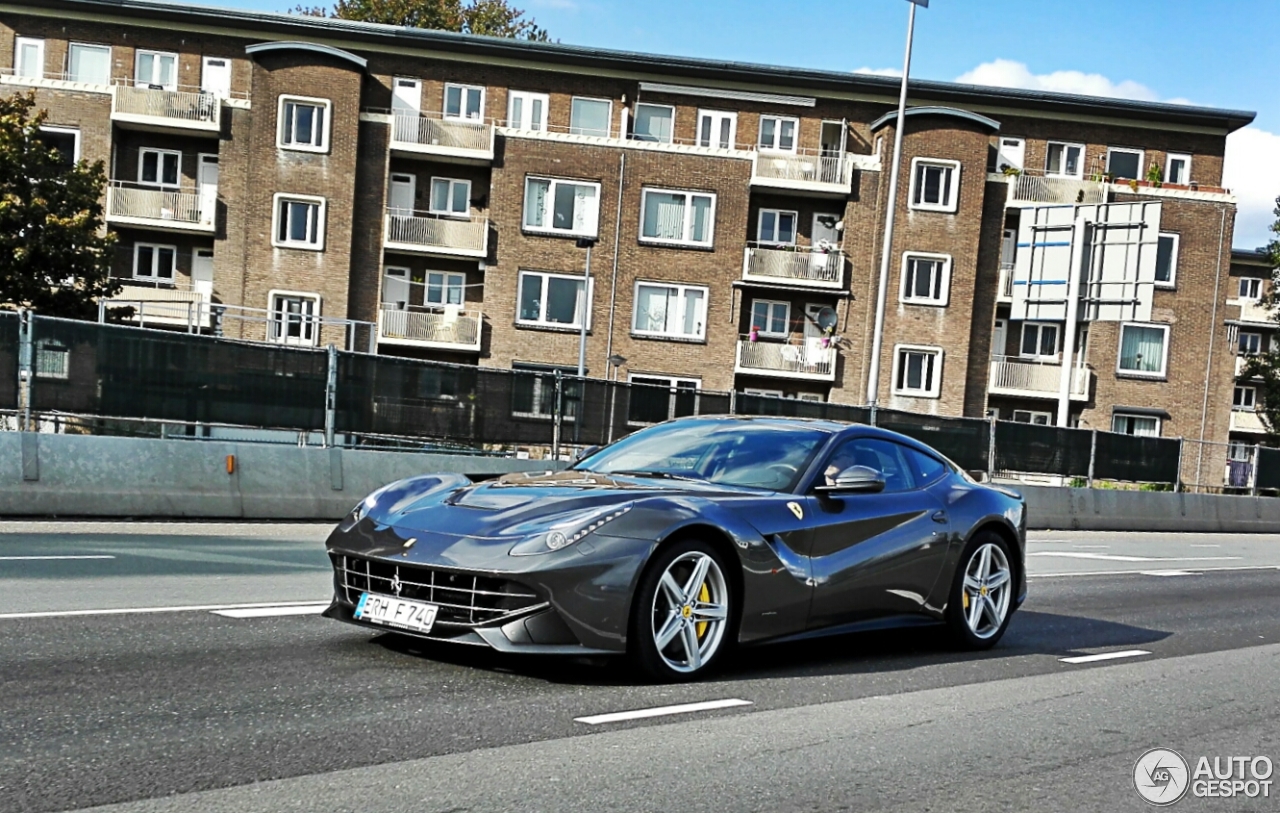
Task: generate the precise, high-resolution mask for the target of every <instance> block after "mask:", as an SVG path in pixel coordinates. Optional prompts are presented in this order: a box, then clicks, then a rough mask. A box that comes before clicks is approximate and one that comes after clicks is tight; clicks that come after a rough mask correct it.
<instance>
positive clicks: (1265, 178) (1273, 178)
mask: <svg viewBox="0 0 1280 813" xmlns="http://www.w3.org/2000/svg"><path fill="white" fill-rule="evenodd" d="M1191 169H1192V175H1194V174H1195V167H1194V166H1193V167H1192V168H1191ZM1222 185H1223V186H1225V187H1227V188H1228V189H1230V190H1231V191H1232V192H1234V193H1235V195H1236V200H1237V201H1238V205H1239V211H1238V213H1237V215H1236V230H1235V239H1234V240H1233V242H1234V244H1235V246H1236V247H1237V248H1257V247H1258V246H1261V245H1264V244H1265V243H1266V242H1267V241H1268V240H1269V239H1270V238H1271V234H1270V233H1269V232H1268V231H1267V227H1268V226H1270V225H1271V224H1272V223H1273V222H1275V219H1276V217H1275V215H1274V214H1273V213H1272V210H1273V209H1274V208H1275V206H1276V198H1277V197H1280V135H1278V134H1276V133H1269V132H1267V131H1266V130H1263V129H1260V128H1258V127H1245V128H1243V129H1241V130H1237V131H1235V132H1234V133H1232V134H1231V135H1229V136H1227V161H1226V165H1225V166H1224V167H1223V169H1222Z"/></svg>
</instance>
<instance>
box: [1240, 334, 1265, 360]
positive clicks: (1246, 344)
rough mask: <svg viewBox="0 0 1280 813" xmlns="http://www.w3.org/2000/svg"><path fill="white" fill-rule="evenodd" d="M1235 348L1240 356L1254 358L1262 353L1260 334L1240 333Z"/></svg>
mask: <svg viewBox="0 0 1280 813" xmlns="http://www.w3.org/2000/svg"><path fill="white" fill-rule="evenodd" d="M1237 347H1238V348H1239V350H1240V355H1242V356H1256V355H1258V354H1259V353H1261V352H1262V334H1261V333H1246V332H1245V331H1243V330H1242V331H1240V338H1239V340H1238V344H1237Z"/></svg>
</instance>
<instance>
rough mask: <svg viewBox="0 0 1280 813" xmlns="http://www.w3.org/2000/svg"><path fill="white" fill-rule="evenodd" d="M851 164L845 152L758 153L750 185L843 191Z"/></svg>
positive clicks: (848, 182) (849, 180)
mask: <svg viewBox="0 0 1280 813" xmlns="http://www.w3.org/2000/svg"><path fill="white" fill-rule="evenodd" d="M851 167H852V162H851V161H849V160H848V157H847V156H846V155H845V154H844V153H839V154H835V155H831V154H825V153H810V154H807V153H797V154H791V153H778V152H758V153H756V158H755V162H754V165H753V168H752V173H751V175H752V177H751V182H752V183H753V184H757V185H764V186H783V187H788V188H796V189H809V188H818V187H824V186H825V187H829V188H831V189H833V190H834V189H835V188H837V187H838V188H841V189H843V188H845V187H847V186H848V185H849V184H850V182H851V176H850V169H851Z"/></svg>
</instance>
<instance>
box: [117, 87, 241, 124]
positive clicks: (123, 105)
mask: <svg viewBox="0 0 1280 813" xmlns="http://www.w3.org/2000/svg"><path fill="white" fill-rule="evenodd" d="M111 120H112V121H114V122H116V123H117V124H120V125H122V126H124V127H129V128H132V129H139V130H149V131H152V132H160V133H176V134H181V133H190V132H192V131H197V132H205V133H212V134H216V133H218V132H219V131H220V130H221V129H222V102H221V101H220V100H219V99H218V97H217V96H215V95H213V94H212V93H204V92H202V91H200V90H164V89H163V88H155V87H136V86H134V85H115V86H113V87H112V88H111Z"/></svg>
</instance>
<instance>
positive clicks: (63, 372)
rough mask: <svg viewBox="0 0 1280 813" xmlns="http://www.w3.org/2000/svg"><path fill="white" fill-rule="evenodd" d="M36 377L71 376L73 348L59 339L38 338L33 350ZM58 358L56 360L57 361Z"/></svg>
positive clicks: (63, 377) (65, 377) (64, 377)
mask: <svg viewBox="0 0 1280 813" xmlns="http://www.w3.org/2000/svg"><path fill="white" fill-rule="evenodd" d="M31 355H32V361H34V362H35V364H34V365H33V366H34V367H35V374H36V378H61V379H67V378H70V377H71V376H70V367H71V348H69V347H67V346H66V345H65V344H63V343H62V342H61V341H59V340H57V339H36V341H35V347H34V348H33V352H32V354H31ZM55 359H56V361H55Z"/></svg>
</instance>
